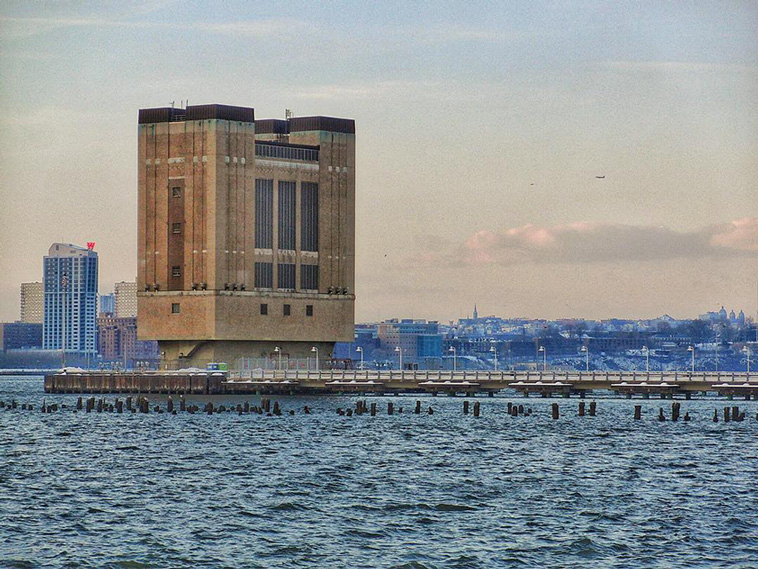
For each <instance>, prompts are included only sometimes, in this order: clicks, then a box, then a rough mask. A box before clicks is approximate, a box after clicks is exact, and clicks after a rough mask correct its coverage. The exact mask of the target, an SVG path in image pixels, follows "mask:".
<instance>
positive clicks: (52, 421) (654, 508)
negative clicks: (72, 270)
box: [0, 378, 758, 568]
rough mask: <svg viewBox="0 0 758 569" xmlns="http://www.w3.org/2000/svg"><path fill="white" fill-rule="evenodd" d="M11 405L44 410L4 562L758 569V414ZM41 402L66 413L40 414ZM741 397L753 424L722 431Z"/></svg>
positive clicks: (1, 445) (346, 400)
mask: <svg viewBox="0 0 758 569" xmlns="http://www.w3.org/2000/svg"><path fill="white" fill-rule="evenodd" d="M106 397H107V398H108V399H110V400H113V398H114V396H112V395H109V396H106ZM13 398H15V399H16V400H17V401H18V402H19V405H20V404H21V403H32V404H34V405H35V410H34V411H32V412H29V411H21V409H20V408H19V409H17V410H12V411H9V410H6V409H0V566H9V567H42V566H44V567H124V568H138V567H181V566H192V567H396V568H401V567H402V568H424V567H426V568H432V567H439V568H453V567H459V568H469V567H472V568H476V567H562V566H569V567H611V566H613V567H711V566H713V567H716V566H729V567H745V568H747V567H751V568H752V567H758V420H756V412H758V402H754V401H753V402H743V401H740V402H736V401H735V402H726V401H724V400H713V399H708V400H693V401H682V402H681V403H682V415H684V413H685V412H686V411H689V413H690V414H691V415H692V417H693V420H692V421H691V422H689V423H684V422H682V421H681V420H680V421H679V422H677V423H672V422H670V421H667V422H665V423H659V422H658V421H657V413H658V408H659V407H660V406H664V408H665V409H666V414H667V416H668V415H669V414H670V403H669V402H665V401H658V400H650V401H636V400H635V401H634V402H631V401H626V400H610V399H598V416H597V417H595V418H590V417H583V418H580V417H577V416H576V415H577V413H576V410H577V404H578V400H577V399H571V400H565V399H560V400H549V399H534V398H532V399H529V400H524V399H523V398H522V397H518V398H516V397H513V398H508V397H507V396H501V397H496V398H478V399H477V400H478V401H480V402H481V405H482V417H480V418H479V419H474V418H473V417H472V416H471V415H468V416H464V415H463V414H462V412H461V407H462V400H461V398H450V397H423V398H421V399H422V401H423V403H424V409H426V408H427V407H428V406H429V405H432V406H433V407H434V411H435V412H434V414H433V415H426V414H422V415H414V414H412V413H410V412H409V411H412V407H413V405H414V402H415V400H416V399H417V397H415V396H409V397H398V398H392V399H390V398H384V397H376V398H367V400H368V402H369V403H371V402H376V403H377V404H378V407H379V409H380V410H381V413H380V414H379V415H378V416H376V417H370V416H369V415H363V416H353V417H342V416H338V415H337V414H336V413H335V409H336V408H337V407H340V406H341V407H346V406H352V405H354V402H355V401H356V400H357V398H355V397H322V398H306V397H279V398H278V400H279V401H280V402H281V403H282V406H283V409H284V410H285V415H284V416H282V417H266V416H259V415H253V414H250V415H244V416H238V415H237V414H236V413H233V414H232V413H229V414H224V415H213V416H211V417H209V416H207V415H205V414H202V413H199V414H195V415H189V414H179V415H177V416H172V415H168V414H165V413H164V414H155V413H152V412H151V413H150V414H149V415H143V414H139V413H138V414H135V415H132V414H123V415H117V414H106V413H103V414H98V413H95V412H93V413H90V414H86V413H84V412H79V413H73V412H72V409H71V407H72V406H73V403H74V402H75V400H76V396H63V395H58V396H45V394H44V393H43V392H42V382H41V379H40V378H0V399H2V400H5V401H9V400H10V399H13ZM43 398H44V399H47V401H48V402H57V403H58V404H62V403H65V404H67V405H69V408H68V409H66V410H63V411H59V412H58V413H53V414H43V413H40V411H39V408H40V403H41V402H42V400H43ZM154 399H156V400H160V401H165V399H159V398H154ZM207 400H208V398H197V399H196V401H197V402H198V403H199V404H201V405H202V404H203V403H204V402H205V401H207ZM214 400H215V403H216V404H219V403H226V404H227V405H228V404H230V403H231V404H234V405H236V404H237V403H238V402H242V401H244V400H248V401H250V402H251V404H252V403H257V402H258V401H259V399H258V398H255V397H247V398H244V397H227V398H221V397H218V398H214ZM389 400H393V401H394V402H395V407H396V409H397V407H399V406H402V407H404V412H403V414H401V415H398V414H395V415H394V416H387V414H386V408H387V407H386V403H387V401H389ZM508 401H516V402H518V403H525V404H527V405H528V406H530V407H532V408H533V410H534V415H533V416H531V417H519V418H511V417H509V416H507V415H506V405H507V402H508ZM555 401H558V402H559V404H560V405H561V414H562V417H561V419H559V420H558V421H553V420H552V419H551V418H550V412H549V406H550V403H552V402H555ZM640 403H642V405H643V413H644V416H643V420H642V421H633V420H632V417H633V405H634V404H640ZM153 404H154V403H153ZM726 404H737V405H740V407H741V408H743V409H746V410H747V418H746V420H745V421H744V422H742V423H732V422H730V423H728V424H724V423H723V422H722V421H720V422H719V423H716V424H714V423H712V421H711V418H712V415H713V410H714V408H715V407H719V408H720V409H721V408H723V407H724V406H725V405H726ZM303 405H309V406H310V407H311V409H312V414H311V415H304V414H303V413H302V408H303ZM289 409H296V410H297V414H296V415H295V416H294V417H291V416H287V414H286V412H287V411H288V410H289Z"/></svg>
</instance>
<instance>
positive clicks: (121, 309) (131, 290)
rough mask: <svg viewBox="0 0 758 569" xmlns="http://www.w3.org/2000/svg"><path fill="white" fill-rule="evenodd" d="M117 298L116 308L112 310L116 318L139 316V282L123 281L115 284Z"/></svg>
mask: <svg viewBox="0 0 758 569" xmlns="http://www.w3.org/2000/svg"><path fill="white" fill-rule="evenodd" d="M113 296H114V298H115V305H114V309H113V310H112V311H111V312H112V313H113V314H114V315H115V316H116V318H136V317H137V282H136V281H121V282H120V283H116V284H115V285H114V286H113Z"/></svg>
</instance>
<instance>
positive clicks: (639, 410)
mask: <svg viewBox="0 0 758 569" xmlns="http://www.w3.org/2000/svg"><path fill="white" fill-rule="evenodd" d="M640 419H642V405H635V406H634V420H635V421H639V420H640Z"/></svg>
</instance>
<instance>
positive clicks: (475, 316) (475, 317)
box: [471, 303, 479, 320]
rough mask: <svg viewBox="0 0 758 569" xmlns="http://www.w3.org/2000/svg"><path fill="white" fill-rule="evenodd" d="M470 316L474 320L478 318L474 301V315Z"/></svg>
mask: <svg viewBox="0 0 758 569" xmlns="http://www.w3.org/2000/svg"><path fill="white" fill-rule="evenodd" d="M471 318H473V319H474V320H477V319H478V318H479V312H477V310H476V303H474V315H473V316H472V317H471Z"/></svg>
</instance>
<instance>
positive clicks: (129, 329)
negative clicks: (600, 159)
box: [97, 313, 158, 368]
mask: <svg viewBox="0 0 758 569" xmlns="http://www.w3.org/2000/svg"><path fill="white" fill-rule="evenodd" d="M97 351H98V354H99V356H100V358H101V360H102V362H103V363H106V362H119V363H120V364H121V365H122V366H123V367H124V368H129V367H134V366H135V365H136V363H137V362H140V361H143V362H144V361H149V362H156V361H157V359H158V344H157V342H154V341H143V340H138V339H137V318H136V316H131V317H127V318H119V317H117V316H113V314H108V313H101V314H100V316H98V317H97Z"/></svg>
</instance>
